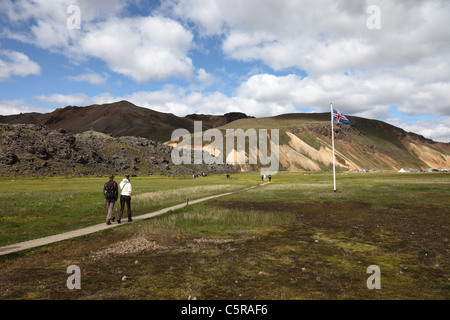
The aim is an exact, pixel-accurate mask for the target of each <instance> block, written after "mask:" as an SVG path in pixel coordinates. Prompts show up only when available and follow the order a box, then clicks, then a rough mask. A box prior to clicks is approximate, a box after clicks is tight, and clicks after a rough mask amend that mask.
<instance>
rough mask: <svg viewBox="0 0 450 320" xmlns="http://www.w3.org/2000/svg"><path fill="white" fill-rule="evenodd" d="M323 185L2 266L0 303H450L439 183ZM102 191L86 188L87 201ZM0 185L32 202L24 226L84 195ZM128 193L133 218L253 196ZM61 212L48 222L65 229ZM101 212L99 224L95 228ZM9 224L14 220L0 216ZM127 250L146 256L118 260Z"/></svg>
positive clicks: (436, 179) (148, 181)
mask: <svg viewBox="0 0 450 320" xmlns="http://www.w3.org/2000/svg"><path fill="white" fill-rule="evenodd" d="M332 178H333V177H332V175H331V174H327V173H291V174H290V173H279V174H277V175H275V176H274V177H273V181H272V183H270V184H266V185H264V186H257V187H256V188H253V189H250V190H247V191H245V192H237V193H233V194H231V195H227V196H224V197H220V198H216V199H214V200H211V201H208V202H204V203H200V204H196V205H190V206H188V207H185V208H183V209H179V210H175V211H172V212H169V213H166V214H164V215H162V216H159V217H156V218H153V219H149V220H145V221H140V222H138V223H131V224H125V225H122V226H120V227H118V228H114V229H110V230H107V231H103V232H100V233H98V234H92V235H89V236H84V237H80V238H76V239H73V240H69V241H65V242H62V243H57V244H54V245H50V246H45V247H42V248H38V249H34V250H29V251H27V252H22V253H17V254H12V255H9V256H4V257H1V259H0V279H2V284H1V285H0V299H30V298H31V299H150V300H153V299H183V300H185V299H187V298H188V297H189V296H191V297H196V298H197V299H199V300H201V299H233V300H241V299H242V300H252V299H288V300H296V299H302V300H303V299H336V300H341V299H368V300H372V299H430V300H448V298H449V297H450V286H449V279H450V273H449V270H448V264H449V262H450V260H449V256H448V254H447V251H448V241H449V237H450V231H449V229H448V226H449V222H450V216H449V213H450V199H449V197H448V195H449V194H450V180H449V174H445V173H442V174H441V173H439V174H434V173H430V174H428V173H416V174H411V173H406V174H397V173H339V174H338V175H337V192H333V183H332ZM100 181H103V180H102V179H92V180H88V181H87V186H88V190H90V191H93V190H96V186H97V184H98V182H100ZM3 182H5V183H7V184H9V185H8V188H7V190H9V191H11V192H12V193H14V192H16V193H20V192H21V191H20V190H21V189H29V190H32V191H27V192H25V191H22V193H24V194H27V193H30V194H35V193H42V194H41V195H40V199H41V201H42V203H41V207H39V206H37V202H36V201H34V202H33V203H31V202H27V203H26V205H25V204H24V206H25V207H26V208H28V209H27V210H30V212H34V213H33V214H32V215H30V217H33V216H36V215H38V213H39V212H41V214H43V213H44V212H45V213H47V212H52V210H54V207H55V206H58V205H59V206H62V207H63V204H62V203H61V202H58V201H56V202H53V200H51V199H50V197H49V196H48V195H49V194H52V193H54V192H56V190H59V191H58V192H69V191H72V192H73V193H74V194H76V196H74V198H73V199H70V202H74V203H75V202H76V201H78V200H79V201H80V202H83V201H87V200H85V199H86V197H87V195H88V194H89V192H88V193H87V194H86V193H85V191H86V190H85V187H86V185H84V186H83V183H86V181H85V179H79V180H65V179H43V180H20V181H7V180H5V181H3ZM132 182H134V185H133V188H134V189H135V190H136V195H135V200H136V201H135V202H133V203H134V204H135V205H136V210H137V211H138V212H141V211H142V212H145V211H146V210H148V209H151V208H156V207H160V206H163V205H165V204H172V203H174V202H177V199H178V198H179V197H182V198H183V197H184V195H185V194H186V193H190V194H191V195H193V197H201V196H204V195H207V194H214V193H222V192H224V190H237V189H239V188H243V187H245V186H250V185H256V184H261V181H260V177H259V175H258V174H257V173H255V174H239V175H232V179H230V180H229V179H225V178H224V177H222V176H211V177H207V178H201V179H196V180H192V179H183V178H164V177H161V178H157V177H155V178H145V179H144V178H142V179H133V180H132ZM14 183H16V184H17V185H14ZM19 186H20V187H19ZM45 195H47V199H46V197H45ZM139 198H141V199H140V200H139ZM77 199H78V200H77ZM148 199H151V200H149V202H148V203H147V202H146V201H147V200H148ZM182 200H184V198H183V199H182ZM42 206H44V207H45V209H42V208H43V207H42ZM12 207H20V205H19V204H18V203H17V204H16V205H15V206H12ZM62 207H61V208H62ZM61 208H59V209H58V210H54V211H55V212H54V213H53V219H54V220H55V221H62V220H67V219H69V220H70V218H71V214H70V213H67V212H65V213H64V215H65V216H64V217H63V215H62V211H63V210H60V209H61ZM100 209H101V208H100ZM58 211H59V213H60V214H57V213H56V212H58ZM101 211H103V212H102V213H101V214H100V216H96V219H97V222H98V220H100V221H101V222H103V221H104V214H105V212H104V210H101ZM8 216H9V217H10V218H9V219H11V220H14V219H16V218H17V217H19V216H21V215H20V214H18V213H17V214H16V215H7V214H6V213H5V212H4V211H2V218H5V217H8ZM21 217H24V216H23V215H22V216H21ZM23 219H24V221H23V225H29V224H32V223H33V221H32V220H33V219H31V218H30V219H31V221H27V220H26V219H25V218H23ZM94 220H95V219H94ZM76 226H77V224H72V225H71V228H74V227H76ZM29 228H31V227H29ZM50 229H51V228H50ZM2 232H4V231H3V229H2ZM16 232H17V231H16ZM11 233H12V232H11ZM8 236H10V235H8ZM2 237H6V235H4V234H3V235H2ZM10 239H11V238H10ZM133 239H134V240H136V239H141V240H140V241H141V242H142V241H144V240H145V241H146V242H148V243H149V244H151V245H152V246H153V247H149V248H148V249H147V250H145V251H133V250H135V249H136V248H134V247H129V248H128V249H129V251H124V252H122V251H120V250H118V249H117V248H120V247H121V246H123V245H124V244H127V243H128V242H130V243H131V240H133ZM114 248H116V249H117V250H116V251H114V252H115V253H109V252H110V251H109V250H112V249H114ZM94 253H95V254H94ZM71 264H75V265H78V266H80V268H81V272H82V289H81V290H77V291H71V290H68V289H67V288H65V281H66V280H67V276H68V275H67V274H65V268H67V266H69V265H71ZM370 265H377V266H379V267H380V269H381V289H380V290H369V289H368V288H367V287H366V280H367V278H368V277H369V274H367V273H366V269H367V267H368V266H370ZM24 266H26V268H24ZM124 275H126V276H127V278H128V280H127V281H122V280H121V279H122V277H123V276H124ZM37 283H39V285H36V284H37Z"/></svg>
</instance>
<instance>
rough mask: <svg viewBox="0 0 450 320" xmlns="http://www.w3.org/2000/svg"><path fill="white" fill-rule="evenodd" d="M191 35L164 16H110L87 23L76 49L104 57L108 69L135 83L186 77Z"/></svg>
mask: <svg viewBox="0 0 450 320" xmlns="http://www.w3.org/2000/svg"><path fill="white" fill-rule="evenodd" d="M192 38H193V35H192V34H191V33H190V32H189V31H187V30H185V29H184V28H183V27H182V26H181V25H180V24H179V23H178V22H176V21H173V20H170V19H167V18H163V17H139V18H122V19H119V18H112V19H109V20H107V21H105V22H102V23H98V24H95V25H92V26H90V27H89V32H88V33H86V34H85V35H84V37H82V38H81V39H80V40H79V47H77V48H76V50H77V51H79V52H80V54H84V55H87V56H92V57H97V58H99V59H102V60H104V61H105V62H106V63H107V64H108V66H109V68H110V69H111V70H113V71H115V72H117V73H120V74H123V75H126V76H129V77H130V78H132V79H134V80H135V81H137V82H143V81H147V80H150V79H153V80H165V79H167V78H169V77H172V76H173V77H182V78H188V77H189V76H190V75H191V73H192V71H193V65H192V60H191V59H190V58H189V57H187V53H188V51H189V49H190V46H191V42H192Z"/></svg>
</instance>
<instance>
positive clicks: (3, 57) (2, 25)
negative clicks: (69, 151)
mask: <svg viewBox="0 0 450 320" xmlns="http://www.w3.org/2000/svg"><path fill="white" fill-rule="evenodd" d="M0 1H1V7H2V11H1V12H0V114H3V115H6V114H16V113H20V112H34V111H35V112H49V111H52V110H54V109H56V108H61V107H65V106H67V105H78V106H87V105H91V104H102V103H110V102H114V101H118V100H128V101H130V102H132V103H134V104H136V105H139V106H142V107H146V108H151V109H154V110H157V111H161V112H170V113H173V114H176V115H178V116H185V115H187V114H190V113H194V112H195V113H204V114H223V113H226V112H232V111H240V112H244V113H247V114H249V115H253V116H258V117H262V116H273V115H278V114H283V113H291V112H327V111H329V105H330V102H333V106H334V107H335V108H336V109H338V110H340V111H341V112H342V113H344V114H346V115H355V116H362V117H367V118H372V119H378V120H382V121H386V122H388V123H391V124H393V125H396V126H399V127H401V128H404V129H405V130H407V131H412V132H416V133H419V134H422V135H424V136H426V137H428V138H432V139H434V140H436V141H443V142H449V141H450V28H448V21H449V19H450V3H449V2H448V1H447V0H431V1H425V0H423V1H422V0H416V1H407V2H406V1H388V0H373V1H336V0H322V1H316V0H299V1H288V0H286V1H280V0H277V1H275V0H270V1H269V0H191V1H180V0H163V1H140V0H129V1H118V0H98V1H87V0H54V1H45V0H34V1H31V0H16V1H12V0H0Z"/></svg>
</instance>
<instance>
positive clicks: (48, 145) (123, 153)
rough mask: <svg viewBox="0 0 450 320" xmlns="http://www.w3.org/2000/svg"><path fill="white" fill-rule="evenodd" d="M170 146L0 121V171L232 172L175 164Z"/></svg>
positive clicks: (59, 173) (81, 173)
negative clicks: (7, 123)
mask: <svg viewBox="0 0 450 320" xmlns="http://www.w3.org/2000/svg"><path fill="white" fill-rule="evenodd" d="M171 152H172V147H171V146H167V145H164V144H163V143H160V142H155V141H152V140H149V139H146V138H141V137H133V136H130V137H113V136H110V135H106V134H102V133H99V132H95V131H87V132H84V133H80V134H72V133H69V132H66V131H65V130H50V129H48V127H46V126H36V125H31V124H14V125H5V124H0V175H1V176H16V175H17V176H103V175H107V174H109V173H111V172H114V173H129V174H131V175H134V176H137V175H154V174H163V175H169V176H176V175H192V174H197V173H205V174H211V173H232V172H236V169H235V168H234V167H232V166H229V165H217V164H214V165H207V164H201V165H194V164H192V165H190V164H182V165H175V164H174V163H173V162H172V160H171Z"/></svg>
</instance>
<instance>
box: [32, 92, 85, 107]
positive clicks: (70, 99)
mask: <svg viewBox="0 0 450 320" xmlns="http://www.w3.org/2000/svg"><path fill="white" fill-rule="evenodd" d="M36 98H37V99H38V100H40V101H42V102H45V103H48V104H53V105H56V106H57V107H61V106H68V105H71V106H85V105H88V104H89V103H90V102H91V101H92V100H91V98H89V96H88V95H87V94H85V93H74V94H69V95H63V94H59V93H55V94H52V95H50V96H45V95H39V96H36Z"/></svg>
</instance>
